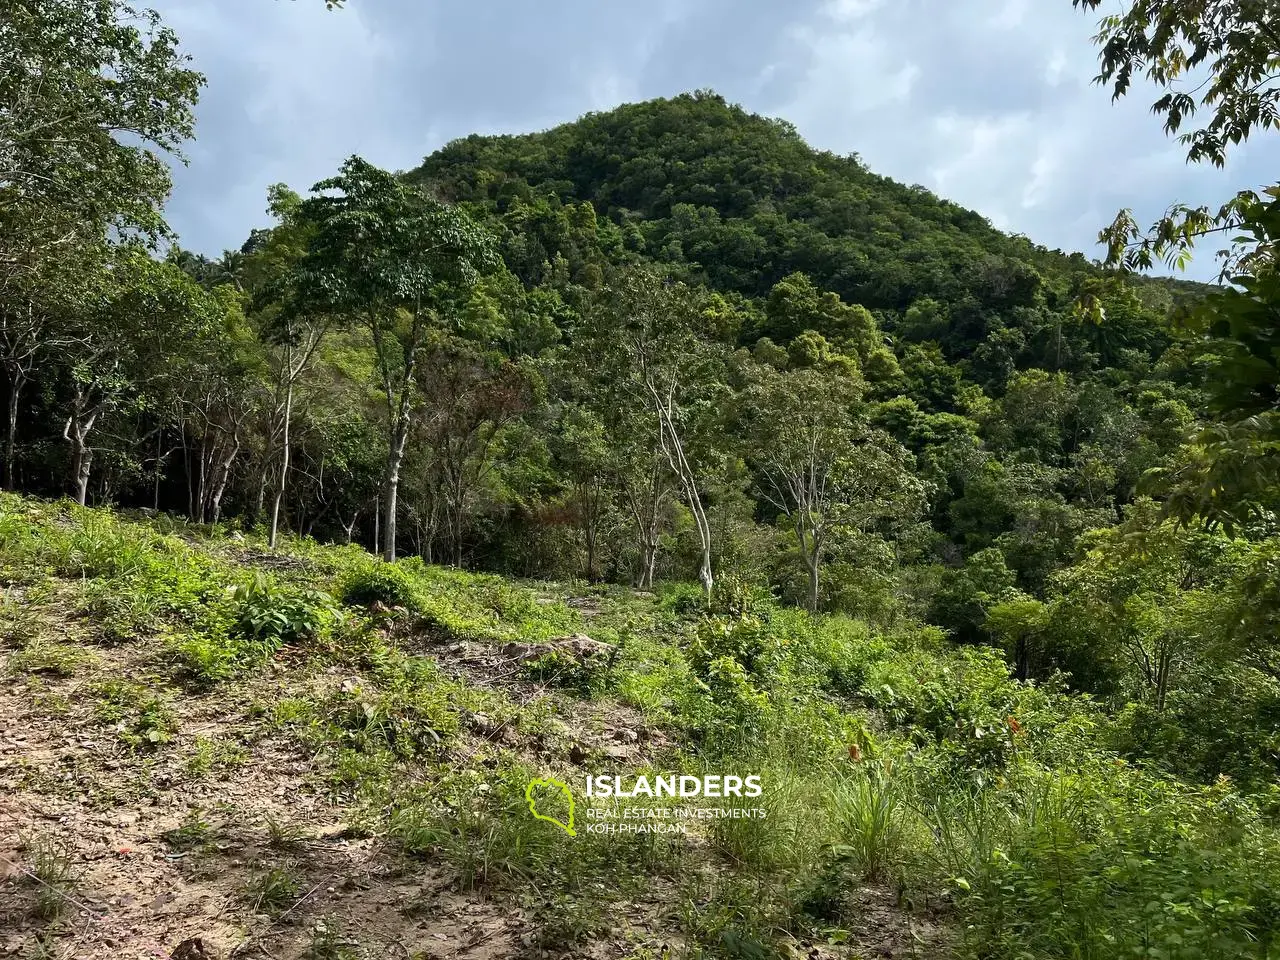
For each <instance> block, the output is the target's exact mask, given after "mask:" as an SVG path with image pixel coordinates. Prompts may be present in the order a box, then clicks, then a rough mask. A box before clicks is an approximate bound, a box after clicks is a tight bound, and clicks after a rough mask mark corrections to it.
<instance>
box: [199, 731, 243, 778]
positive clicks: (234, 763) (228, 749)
mask: <svg viewBox="0 0 1280 960" xmlns="http://www.w3.org/2000/svg"><path fill="white" fill-rule="evenodd" d="M248 759H249V751H248V750H247V749H245V747H243V746H241V745H240V744H238V743H233V742H231V741H229V740H214V739H212V738H210V737H202V736H197V737H196V739H195V750H194V752H193V753H192V755H191V756H190V757H189V758H188V759H187V763H186V771H187V775H188V776H189V777H191V778H193V779H199V778H201V777H205V776H207V775H208V774H209V773H211V772H213V771H214V770H231V769H234V768H235V767H238V766H241V765H242V764H244V763H245V762H246V761H247V760H248Z"/></svg>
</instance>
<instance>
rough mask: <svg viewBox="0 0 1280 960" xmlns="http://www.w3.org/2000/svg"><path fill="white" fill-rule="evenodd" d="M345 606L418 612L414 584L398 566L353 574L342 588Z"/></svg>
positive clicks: (377, 566) (388, 565)
mask: <svg viewBox="0 0 1280 960" xmlns="http://www.w3.org/2000/svg"><path fill="white" fill-rule="evenodd" d="M342 602H343V603H345V604H348V605H350V606H356V607H371V606H373V605H374V604H375V603H380V604H382V605H383V606H385V607H403V608H405V609H406V610H412V609H414V606H415V604H414V595H413V581H412V579H411V578H410V577H409V575H408V574H407V573H405V571H404V570H403V569H402V568H400V567H398V566H396V565H395V564H390V563H388V564H378V565H375V566H371V567H369V568H367V569H365V570H358V571H356V572H355V573H353V574H351V576H349V577H348V578H347V579H346V581H345V582H344V583H343V584H342Z"/></svg>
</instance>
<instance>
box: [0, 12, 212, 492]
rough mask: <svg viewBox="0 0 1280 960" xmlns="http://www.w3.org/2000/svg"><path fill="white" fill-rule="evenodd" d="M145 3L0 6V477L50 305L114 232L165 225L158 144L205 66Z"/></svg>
mask: <svg viewBox="0 0 1280 960" xmlns="http://www.w3.org/2000/svg"><path fill="white" fill-rule="evenodd" d="M186 60H187V58H186V57H184V56H182V55H181V54H180V53H179V52H178V40H177V37H176V36H175V35H174V34H173V32H172V31H171V30H169V29H167V28H165V27H164V26H163V25H162V24H161V22H160V18H159V15H158V14H156V13H155V12H154V11H151V10H145V11H136V10H134V9H133V8H131V7H129V6H127V5H125V4H123V3H121V2H119V0H12V2H10V3H7V4H6V5H5V10H4V16H3V17H2V18H0V223H3V224H4V229H3V230H0V364H2V365H3V368H4V372H5V374H6V379H7V380H8V388H9V395H8V422H7V427H8V429H7V432H6V438H5V482H6V483H7V484H9V485H10V486H12V485H13V484H14V477H13V469H14V448H15V441H16V436H17V427H18V423H17V421H18V416H17V414H18V409H19V406H20V403H21V394H22V392H23V390H24V388H25V386H26V384H27V382H28V380H29V378H30V376H31V373H32V370H33V369H34V367H35V365H36V364H38V363H43V362H47V361H49V360H51V359H53V358H52V356H51V354H53V353H55V352H56V351H60V350H64V349H65V348H67V347H68V346H69V343H68V340H67V337H66V333H65V330H64V329H63V328H62V326H61V325H60V324H59V322H58V316H59V315H62V316H65V313H66V310H67V309H68V306H67V302H68V300H69V299H74V298H75V296H77V295H78V293H80V292H82V291H81V290H78V288H79V287H80V286H82V283H81V281H82V277H83V275H84V271H85V270H86V269H89V268H87V267H86V263H89V262H92V261H94V260H95V259H96V258H97V257H99V256H100V247H101V244H102V242H103V240H104V238H105V237H106V236H107V234H108V231H112V232H113V233H114V234H115V235H116V236H121V235H135V234H141V235H142V236H149V237H154V236H156V235H157V234H160V233H162V232H164V221H163V219H162V217H161V212H160V211H161V207H162V205H163V204H164V202H165V200H166V199H167V197H168V195H169V189H170V174H169V166H168V163H166V161H165V158H164V157H163V156H161V154H162V153H167V154H170V155H171V156H176V157H179V158H180V154H179V153H178V150H179V148H180V146H181V145H182V143H183V142H184V141H186V140H187V139H189V138H190V137H191V134H192V129H193V126H194V122H195V120H194V113H193V110H192V108H193V107H194V105H195V102H196V100H197V97H198V94H199V90H200V87H201V86H202V85H203V83H204V78H203V77H202V76H201V75H200V74H199V73H196V72H195V71H193V70H189V69H187V68H186V66H185V63H186Z"/></svg>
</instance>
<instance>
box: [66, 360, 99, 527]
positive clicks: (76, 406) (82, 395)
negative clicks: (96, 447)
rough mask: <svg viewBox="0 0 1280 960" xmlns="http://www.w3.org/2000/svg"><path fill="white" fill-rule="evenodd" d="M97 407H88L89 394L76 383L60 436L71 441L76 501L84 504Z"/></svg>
mask: <svg viewBox="0 0 1280 960" xmlns="http://www.w3.org/2000/svg"><path fill="white" fill-rule="evenodd" d="M98 412H99V411H98V409H91V408H90V407H89V396H88V394H87V393H86V392H85V390H84V388H83V387H82V386H81V385H80V384H79V383H77V384H76V388H75V399H74V400H73V401H72V407H71V416H69V417H67V424H66V426H65V427H64V428H63V430H62V436H63V437H64V438H65V439H66V440H68V441H70V442H71V476H72V480H73V482H74V483H75V488H76V503H78V504H80V506H82V507H83V506H85V503H86V500H87V498H88V495H89V471H90V469H92V467H93V448H92V447H90V446H89V431H90V430H92V429H93V424H94V421H96V420H97V419H98Z"/></svg>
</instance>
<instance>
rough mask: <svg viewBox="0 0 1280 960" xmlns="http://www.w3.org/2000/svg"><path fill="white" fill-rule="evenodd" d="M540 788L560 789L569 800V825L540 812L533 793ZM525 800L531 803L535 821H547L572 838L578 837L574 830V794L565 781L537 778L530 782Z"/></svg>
mask: <svg viewBox="0 0 1280 960" xmlns="http://www.w3.org/2000/svg"><path fill="white" fill-rule="evenodd" d="M538 787H555V788H557V789H559V791H560V792H561V793H563V794H564V795H565V796H566V797H567V798H568V800H569V823H568V824H564V823H561V822H560V821H559V820H557V819H556V818H555V817H548V816H544V815H543V814H541V813H539V812H538V806H537V804H538V801H537V800H535V799H534V798H533V791H534V790H535V789H537V788H538ZM524 798H525V799H526V800H527V801H529V812H530V813H532V814H533V817H534V819H535V820H545V821H547V823H554V824H555V825H556V826H557V827H559V828H560V829H561V830H563V831H564V832H565V833H567V834H568V835H569V836H571V837H576V836H577V835H578V833H577V831H576V830H574V829H573V792H572V791H571V790H570V789H569V785H568V784H567V783H565V782H564V781H563V780H557V779H556V778H555V777H545V778H543V777H535V778H534V779H533V780H530V781H529V785H528V786H527V787H525V788H524Z"/></svg>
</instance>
